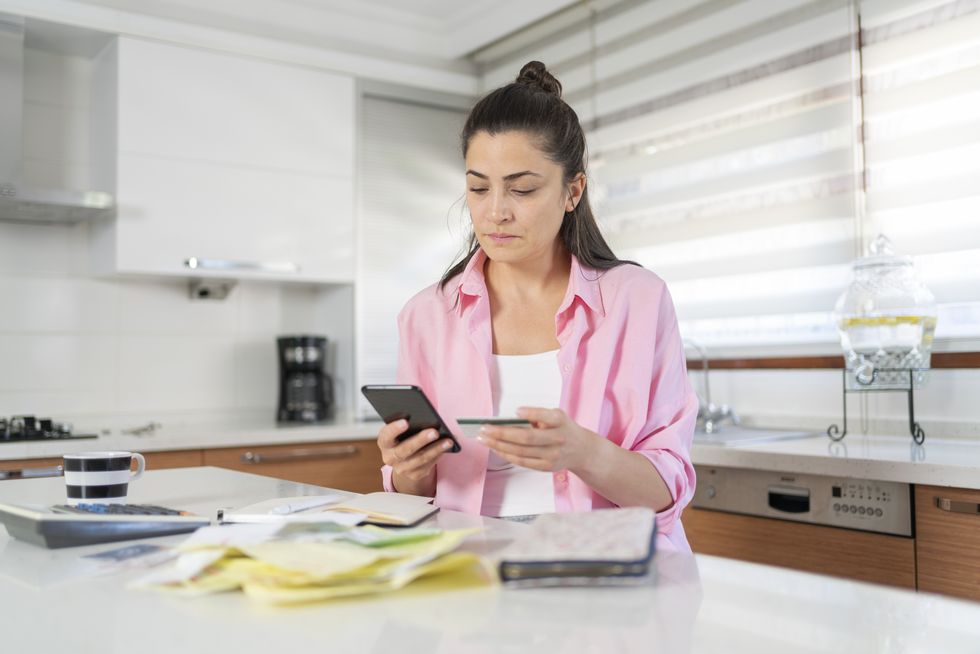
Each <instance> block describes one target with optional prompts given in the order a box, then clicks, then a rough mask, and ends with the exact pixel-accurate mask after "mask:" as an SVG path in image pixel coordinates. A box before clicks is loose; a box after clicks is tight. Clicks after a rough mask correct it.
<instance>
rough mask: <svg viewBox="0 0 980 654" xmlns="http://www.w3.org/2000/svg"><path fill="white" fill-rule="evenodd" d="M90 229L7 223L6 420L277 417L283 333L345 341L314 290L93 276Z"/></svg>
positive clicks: (1, 330) (0, 386)
mask: <svg viewBox="0 0 980 654" xmlns="http://www.w3.org/2000/svg"><path fill="white" fill-rule="evenodd" d="M86 231H87V225H84V224H80V225H73V226H51V225H17V224H4V223H0V307H2V309H0V315H2V319H0V370H2V371H3V374H2V375H0V415H9V414H13V413H24V412H26V413H39V414H45V415H48V414H51V415H57V416H65V415H71V416H74V415H79V414H104V413H120V412H124V413H133V412H136V413H141V412H147V413H153V412H180V411H203V412H209V411H227V410H236V409H268V410H269V412H270V416H271V415H272V410H273V409H274V407H275V405H276V401H277V392H278V385H277V383H278V382H277V380H278V370H277V363H276V355H275V338H276V336H278V335H280V334H283V333H325V334H326V335H327V336H328V337H335V338H336V337H339V338H340V340H341V341H343V340H344V339H345V338H347V336H346V335H337V336H335V335H334V334H331V333H330V331H329V330H328V326H327V325H325V321H324V320H323V311H322V306H323V300H322V295H323V293H324V292H325V290H324V289H322V288H318V287H311V286H289V285H277V284H271V283H247V282H243V283H239V284H238V286H237V287H236V288H235V289H234V290H233V291H232V293H231V294H230V295H229V297H228V298H227V299H225V300H212V301H201V300H190V299H189V298H188V291H187V282H186V280H131V279H100V278H95V277H92V276H90V275H88V274H87V273H86V270H85V266H84V262H85V260H86V257H87V242H86V238H85V236H86ZM335 358H336V357H335Z"/></svg>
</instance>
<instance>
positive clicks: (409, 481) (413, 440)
mask: <svg viewBox="0 0 980 654" xmlns="http://www.w3.org/2000/svg"><path fill="white" fill-rule="evenodd" d="M407 430H408V421H406V420H395V421H394V422H389V423H388V424H386V425H385V426H384V427H382V428H381V431H379V432H378V449H380V450H381V460H382V461H384V463H385V464H386V465H389V466H391V471H392V474H391V479H392V482H393V484H394V486H395V487H396V489H397V490H398V492H400V493H410V494H412V495H425V496H427V497H432V496H433V495H435V491H436V462H437V461H438V460H439V457H440V456H442V455H443V454H445V453H446V451H447V450H449V449H450V448H452V446H453V443H452V441H451V440H449V439H448V438H446V439H442V440H439V432H438V431H436V430H435V429H423V430H422V431H420V432H419V433H417V434H415V435H413V436H409V437H408V438H406V439H405V440H403V441H401V442H400V443H396V442H395V439H396V438H398V436H400V435H401V434H403V433H405V432H406V431H407Z"/></svg>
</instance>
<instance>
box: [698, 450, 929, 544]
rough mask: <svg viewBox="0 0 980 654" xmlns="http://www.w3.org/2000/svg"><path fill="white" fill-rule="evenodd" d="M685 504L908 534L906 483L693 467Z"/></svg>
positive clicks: (908, 489) (909, 514)
mask: <svg viewBox="0 0 980 654" xmlns="http://www.w3.org/2000/svg"><path fill="white" fill-rule="evenodd" d="M694 468H695V470H696V471H697V476H698V483H697V488H696V490H695V493H694V499H693V500H692V502H691V506H694V507H696V508H699V509H709V510H713V511H724V512H727V513H738V514H743V515H751V516H759V517H763V518H775V519H777V520H791V521H794V522H805V523H810V524H815V525H826V526H831V527H841V528H845V529H857V530H861V531H870V532H876V533H880V534H890V535H894V536H909V537H911V536H912V535H913V533H912V524H913V521H912V506H913V502H912V485H911V484H907V483H903V482H896V481H875V480H872V479H854V478H847V477H833V476H828V475H812V474H803V473H787V472H774V471H766V470H750V469H744V468H725V467H718V466H703V465H695V466H694Z"/></svg>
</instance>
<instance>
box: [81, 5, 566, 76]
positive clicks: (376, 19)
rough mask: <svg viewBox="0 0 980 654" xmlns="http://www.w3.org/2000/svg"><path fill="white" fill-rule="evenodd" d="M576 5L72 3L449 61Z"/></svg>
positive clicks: (339, 46) (359, 50) (336, 46)
mask: <svg viewBox="0 0 980 654" xmlns="http://www.w3.org/2000/svg"><path fill="white" fill-rule="evenodd" d="M579 1H581V0H534V2H527V1H526V0H466V1H465V2H462V1H460V0H356V1H355V0H76V2H77V3H78V4H84V5H96V6H100V7H106V8H112V9H117V10H121V11H126V12H131V13H137V14H143V15H149V16H154V17H157V18H164V19H171V20H178V21H181V22H187V23H192V24H197V25H202V26H207V27H212V28H223V29H230V30H233V31H237V32H243V33H248V34H251V35H254V36H264V37H270V38H276V39H285V40H290V41H293V42H300V43H304V44H307V45H312V44H314V43H315V44H319V45H320V46H321V47H325V48H331V49H339V50H343V51H349V52H353V53H357V54H366V53H369V52H373V53H375V54H379V55H385V54H400V55H402V56H406V57H410V58H413V59H415V58H421V59H429V60H431V61H432V62H433V63H434V62H437V61H441V62H442V63H446V64H448V63H452V62H454V61H457V60H459V59H460V58H462V57H464V56H465V55H467V54H468V53H470V52H473V51H475V50H477V49H479V48H481V47H483V46H485V45H487V44H489V43H493V42H494V41H496V40H497V39H500V38H502V37H504V36H506V35H508V34H510V33H512V32H514V31H516V30H518V29H520V28H521V27H524V26H525V25H528V24H531V23H533V22H535V21H537V20H539V19H541V18H543V17H544V16H547V15H549V14H552V13H554V12H556V11H558V10H560V9H563V8H565V7H567V6H569V5H572V4H575V3H576V2H579Z"/></svg>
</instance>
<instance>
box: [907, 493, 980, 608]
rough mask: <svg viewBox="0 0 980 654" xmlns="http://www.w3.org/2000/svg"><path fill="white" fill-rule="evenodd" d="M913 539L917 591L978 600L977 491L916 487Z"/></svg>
mask: <svg viewBox="0 0 980 654" xmlns="http://www.w3.org/2000/svg"><path fill="white" fill-rule="evenodd" d="M937 501H938V503H939V504H941V505H942V506H937ZM915 540H916V549H917V563H918V579H919V590H924V591H929V592H933V593H945V594H947V595H954V596H956V597H964V598H967V599H972V600H980V491H976V490H965V489H961V488H943V487H940V486H916V487H915Z"/></svg>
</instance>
